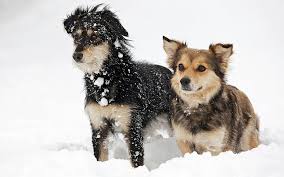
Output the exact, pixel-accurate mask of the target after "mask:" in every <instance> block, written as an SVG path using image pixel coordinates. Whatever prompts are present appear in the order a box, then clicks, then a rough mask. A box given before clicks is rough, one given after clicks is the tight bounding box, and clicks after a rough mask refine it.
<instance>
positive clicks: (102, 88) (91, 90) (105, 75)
mask: <svg viewBox="0 0 284 177" xmlns="http://www.w3.org/2000/svg"><path fill="white" fill-rule="evenodd" d="M109 46H110V47H109V49H110V52H109V55H108V58H107V59H106V60H104V62H103V64H102V66H101V68H100V69H99V72H98V73H85V77H84V80H85V88H86V99H87V102H88V100H90V99H91V100H95V101H96V102H98V103H99V102H100V101H101V100H102V99H103V98H105V99H106V100H107V101H108V103H111V102H113V101H114V99H115V96H116V87H117V83H116V79H115V78H117V77H121V75H122V74H125V73H124V72H125V70H126V71H128V69H129V68H131V66H132V65H133V62H132V60H131V57H130V54H129V51H128V48H127V47H126V46H125V45H121V43H119V41H116V42H115V43H114V44H109ZM122 70H123V71H124V72H123V71H122Z"/></svg>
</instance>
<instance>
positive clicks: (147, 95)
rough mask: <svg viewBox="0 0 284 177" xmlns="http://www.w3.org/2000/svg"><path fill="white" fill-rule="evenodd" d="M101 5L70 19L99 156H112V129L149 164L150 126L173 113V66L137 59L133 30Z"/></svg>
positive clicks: (136, 161) (135, 161)
mask: <svg viewBox="0 0 284 177" xmlns="http://www.w3.org/2000/svg"><path fill="white" fill-rule="evenodd" d="M99 8H100V5H98V6H96V7H93V8H87V9H82V8H78V9H76V10H75V12H74V13H73V14H71V15H70V16H68V17H67V19H66V20H64V27H65V29H66V31H67V33H69V34H71V35H72V37H73V39H74V43H75V47H76V49H75V52H74V54H73V58H74V60H75V64H76V65H77V66H78V67H79V68H80V69H81V70H82V71H84V73H85V78H84V79H85V88H86V105H85V110H86V112H87V113H88V115H89V118H90V122H91V127H92V142H93V147H94V155H95V157H96V158H97V159H98V160H101V161H103V160H107V157H108V151H107V146H106V141H107V136H108V134H109V132H110V131H111V130H112V129H114V128H116V129H119V130H120V131H121V132H123V133H124V134H125V137H126V139H127V142H128V144H129V150H130V156H131V162H132V165H133V166H134V167H138V166H141V165H143V164H144V158H143V157H144V150H143V134H144V132H143V131H144V130H145V127H146V126H147V125H148V124H149V123H150V122H151V121H152V120H154V119H155V117H156V116H158V115H160V114H162V113H168V112H169V105H170V82H169V80H170V77H171V71H170V70H168V69H167V68H165V67H162V66H158V65H150V64H146V63H137V62H134V61H132V58H131V55H130V53H129V50H128V47H129V44H128V40H127V39H126V37H127V36H128V33H127V31H126V30H125V29H124V27H123V26H122V25H121V24H120V22H119V20H118V18H117V17H116V15H115V14H114V13H113V12H111V11H110V10H109V9H107V8H106V7H104V8H103V9H102V10H98V9H99Z"/></svg>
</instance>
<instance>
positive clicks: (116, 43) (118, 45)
mask: <svg viewBox="0 0 284 177" xmlns="http://www.w3.org/2000/svg"><path fill="white" fill-rule="evenodd" d="M114 46H115V47H116V48H119V47H121V44H120V42H119V40H118V39H116V40H115V42H114Z"/></svg>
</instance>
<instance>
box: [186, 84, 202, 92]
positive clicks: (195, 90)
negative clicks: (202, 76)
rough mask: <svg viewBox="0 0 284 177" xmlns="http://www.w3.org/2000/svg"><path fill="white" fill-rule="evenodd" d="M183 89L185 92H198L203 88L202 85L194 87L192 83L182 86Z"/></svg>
mask: <svg viewBox="0 0 284 177" xmlns="http://www.w3.org/2000/svg"><path fill="white" fill-rule="evenodd" d="M181 89H182V90H183V91H185V92H197V91H200V90H201V89H202V86H201V87H198V88H197V89H193V88H192V87H191V86H190V85H187V86H181Z"/></svg>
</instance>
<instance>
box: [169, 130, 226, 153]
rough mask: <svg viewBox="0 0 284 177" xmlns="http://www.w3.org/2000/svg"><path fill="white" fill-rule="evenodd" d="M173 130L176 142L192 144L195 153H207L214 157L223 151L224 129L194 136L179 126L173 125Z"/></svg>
mask: <svg viewBox="0 0 284 177" xmlns="http://www.w3.org/2000/svg"><path fill="white" fill-rule="evenodd" d="M173 128H174V133H175V136H176V138H177V140H179V141H185V142H188V143H190V144H194V145H195V148H196V150H197V151H201V152H206V151H209V152H211V153H212V154H213V155H215V154H218V153H220V152H222V150H223V147H224V139H225V135H226V129H225V127H220V128H218V129H216V130H213V131H206V132H205V131H204V132H201V133H197V134H195V135H194V134H192V133H189V131H188V130H186V129H185V128H183V127H182V126H179V125H175V124H173Z"/></svg>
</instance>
